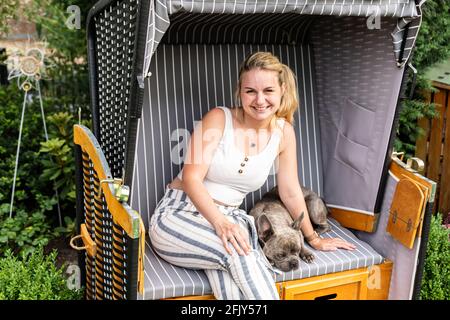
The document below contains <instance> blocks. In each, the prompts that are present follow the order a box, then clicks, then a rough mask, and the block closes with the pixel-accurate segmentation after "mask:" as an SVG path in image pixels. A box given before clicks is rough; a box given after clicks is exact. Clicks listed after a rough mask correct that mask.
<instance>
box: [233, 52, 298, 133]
mask: <svg viewBox="0 0 450 320" xmlns="http://www.w3.org/2000/svg"><path fill="white" fill-rule="evenodd" d="M257 68H260V69H264V70H269V71H276V72H278V81H279V84H280V86H282V85H283V84H284V85H285V92H284V94H283V96H282V97H281V103H280V108H279V109H278V111H277V112H276V114H275V116H276V117H277V118H284V119H286V121H288V122H289V123H290V124H293V123H294V113H295V111H296V110H297V108H298V99H297V85H296V80H295V75H294V73H293V72H292V70H291V69H290V68H289V67H288V66H287V65H285V64H283V63H281V62H280V60H279V59H278V58H277V57H276V56H274V55H273V54H272V53H270V52H256V53H253V54H250V55H249V56H247V58H246V59H245V60H244V61H243V62H242V64H241V66H240V69H239V79H238V83H237V87H236V91H235V98H236V101H240V93H241V83H242V75H243V74H244V73H245V72H247V71H250V70H253V69H257ZM272 120H273V122H274V121H275V119H272Z"/></svg>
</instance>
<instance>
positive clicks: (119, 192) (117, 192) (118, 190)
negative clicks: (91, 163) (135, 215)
mask: <svg viewBox="0 0 450 320" xmlns="http://www.w3.org/2000/svg"><path fill="white" fill-rule="evenodd" d="M103 183H112V184H113V189H114V196H115V197H116V199H117V201H119V202H127V201H128V199H129V197H130V187H128V186H126V185H124V184H123V179H120V178H113V179H104V180H101V181H100V186H99V188H98V197H99V198H101V196H102V193H103V191H102V184H103Z"/></svg>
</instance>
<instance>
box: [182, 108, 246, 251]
mask: <svg viewBox="0 0 450 320" xmlns="http://www.w3.org/2000/svg"><path fill="white" fill-rule="evenodd" d="M224 123H225V115H224V112H223V111H222V110H221V109H218V108H215V109H212V110H211V111H209V112H208V113H207V114H205V116H204V117H203V119H202V121H201V122H200V124H199V125H198V126H197V127H196V128H195V130H194V132H193V134H192V136H191V140H190V142H189V147H188V150H187V156H186V159H185V161H184V165H183V174H182V185H183V190H184V192H186V194H187V195H188V196H189V198H190V199H191V201H192V203H193V204H194V206H195V207H196V209H197V210H198V211H199V212H200V213H201V214H202V215H203V216H204V217H205V219H206V220H208V221H209V223H211V225H212V226H213V227H214V229H215V230H216V233H217V235H218V236H219V237H220V238H221V239H222V242H223V245H224V247H225V249H226V250H227V252H228V253H229V254H232V251H231V249H230V248H229V247H228V241H230V243H231V244H232V245H233V246H234V247H235V249H236V251H237V252H238V254H240V255H244V254H248V252H249V251H250V244H249V243H248V239H247V237H246V236H245V232H244V231H243V230H242V229H241V227H240V226H239V225H237V224H234V223H232V222H230V221H229V220H228V219H227V218H226V217H225V216H224V215H223V214H222V213H221V212H220V211H219V210H218V209H217V205H216V204H215V203H214V201H213V199H212V198H211V196H210V194H209V192H208V190H207V189H206V187H205V186H204V185H203V180H204V178H205V176H206V173H207V172H208V169H209V166H210V164H211V160H212V157H213V155H214V151H215V150H216V148H217V146H218V144H219V142H220V139H221V137H222V134H223V130H224Z"/></svg>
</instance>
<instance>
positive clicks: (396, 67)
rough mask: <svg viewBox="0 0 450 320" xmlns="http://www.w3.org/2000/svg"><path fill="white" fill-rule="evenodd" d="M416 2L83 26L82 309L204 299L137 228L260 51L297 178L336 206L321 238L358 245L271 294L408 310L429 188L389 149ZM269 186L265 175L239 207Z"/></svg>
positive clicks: (225, 10)
mask: <svg viewBox="0 0 450 320" xmlns="http://www.w3.org/2000/svg"><path fill="white" fill-rule="evenodd" d="M423 2H424V1H419V0H416V1H414V0H377V1H370V0H352V1H351V0H337V1H336V0H297V1H293V0H286V1H258V0H252V1H250V0H248V1H221V2H217V1H179V0H174V1H166V0H156V1H150V0H139V1H138V0H123V1H114V0H102V1H99V2H98V3H97V4H96V5H95V6H94V7H93V8H92V9H91V11H90V13H89V17H88V50H89V70H90V88H91V103H92V117H93V133H91V132H90V131H89V129H87V128H86V127H83V126H80V125H77V126H75V128H74V137H75V138H74V139H75V144H76V155H77V158H76V160H77V177H76V179H77V220H78V231H79V234H80V237H81V238H82V239H83V243H84V245H83V247H84V248H85V249H86V250H85V251H80V265H81V266H82V270H83V274H82V281H83V284H84V285H85V287H86V298H87V299H167V298H208V297H211V295H212V290H211V287H210V285H209V283H208V280H207V278H206V276H205V274H204V273H203V272H202V271H196V270H188V269H183V268H179V267H176V266H173V265H170V264H168V263H167V262H165V261H164V260H162V259H161V258H159V257H158V255H157V254H156V253H155V252H154V251H153V249H152V246H151V243H150V241H149V240H148V235H147V234H146V230H147V229H148V221H149V219H150V216H151V214H152V213H153V210H154V208H155V207H156V204H157V203H158V201H159V200H160V199H161V197H162V196H163V192H164V188H165V186H166V185H167V183H168V182H170V181H171V180H172V179H173V178H174V177H175V176H176V175H177V174H178V172H179V171H180V170H181V166H182V162H183V158H184V155H185V152H186V148H187V142H188V139H189V136H190V133H191V132H192V130H193V128H194V123H195V122H196V121H198V120H200V119H201V117H202V115H203V114H205V113H206V112H207V111H208V109H209V108H213V107H215V106H232V105H234V102H233V91H234V87H235V84H236V81H237V72H238V69H239V68H238V66H239V63H240V62H241V61H242V60H243V59H244V57H245V56H246V55H247V54H248V53H250V52H254V51H260V50H263V51H270V52H273V53H274V54H275V55H277V56H278V57H279V58H280V60H281V61H282V62H283V63H286V64H287V65H289V66H290V67H291V68H292V70H293V71H294V73H295V74H296V75H297V82H298V89H299V101H300V108H299V111H298V112H297V113H296V114H295V130H296V135H297V144H298V145H297V153H298V154H297V158H298V161H299V168H298V172H299V179H300V182H301V183H302V184H303V185H305V186H306V187H308V188H310V189H312V190H314V191H316V192H317V193H318V194H319V195H321V196H322V197H323V198H324V199H325V201H326V203H327V204H328V206H329V208H330V210H331V216H330V219H329V221H330V224H331V226H332V229H333V230H332V232H330V233H327V234H325V235H324V236H325V237H341V238H343V239H345V240H347V241H350V242H353V243H354V244H355V245H356V246H357V249H356V250H355V251H346V250H338V251H335V252H315V254H316V257H317V258H316V261H315V262H314V263H312V264H306V263H304V262H303V261H302V262H301V263H300V266H299V268H298V269H297V270H294V271H292V272H287V273H284V274H281V275H277V278H276V280H277V286H278V288H279V292H280V297H281V298H282V299H316V298H328V299H412V298H417V297H418V293H419V289H420V282H421V277H422V270H423V259H424V254H425V250H426V242H427V237H428V229H429V220H430V209H431V207H432V204H433V199H434V192H435V183H434V182H433V181H430V180H428V179H426V178H425V177H423V176H421V175H420V174H419V173H417V172H416V171H415V170H414V169H413V168H412V167H413V166H412V165H411V163H409V164H408V165H406V164H405V163H403V162H402V161H401V160H400V159H399V158H398V155H397V154H395V153H393V147H392V145H393V140H394V135H395V130H396V128H397V125H398V114H399V110H400V107H401V101H402V99H405V95H404V90H405V84H406V80H407V77H408V74H409V71H408V70H414V68H413V67H412V66H410V61H411V55H412V52H413V48H414V43H415V39H416V36H417V33H418V32H419V28H420V22H421V5H422V3H423ZM409 66H410V67H409ZM274 185H275V175H274V174H271V175H270V176H269V178H268V180H267V182H266V183H265V185H264V186H263V187H262V188H261V189H260V190H258V191H256V192H254V193H252V194H249V195H248V196H247V197H246V199H245V201H244V203H243V205H242V208H243V209H245V210H247V211H248V210H250V209H251V208H252V206H253V204H254V203H255V202H256V201H257V200H258V199H260V198H261V196H262V195H263V194H264V192H266V191H268V190H270V189H271V188H272V187H273V186H274ZM127 187H129V188H127Z"/></svg>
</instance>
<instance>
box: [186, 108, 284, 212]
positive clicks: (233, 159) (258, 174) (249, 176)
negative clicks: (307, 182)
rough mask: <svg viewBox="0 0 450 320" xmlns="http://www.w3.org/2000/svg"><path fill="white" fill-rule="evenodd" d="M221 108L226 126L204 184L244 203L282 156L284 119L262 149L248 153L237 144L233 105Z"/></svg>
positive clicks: (219, 196)
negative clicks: (280, 145)
mask: <svg viewBox="0 0 450 320" xmlns="http://www.w3.org/2000/svg"><path fill="white" fill-rule="evenodd" d="M218 108H220V109H222V110H223V111H224V112H225V127H224V132H223V134H222V138H221V140H220V142H219V144H218V146H217V149H216V151H215V153H214V155H213V158H212V161H211V164H210V166H209V170H208V172H207V173H206V176H205V179H204V180H203V184H204V185H205V187H206V189H207V190H208V192H209V194H210V195H211V197H212V198H213V199H214V200H218V201H220V202H222V203H225V204H228V205H231V206H240V205H241V203H242V201H243V200H244V198H245V196H246V195H247V194H248V193H249V192H253V191H256V190H258V189H259V188H261V186H262V185H263V184H264V182H265V181H266V180H267V177H268V176H269V173H270V169H271V168H272V165H273V163H274V161H275V159H276V157H277V156H278V150H279V144H280V140H281V135H282V131H281V130H282V129H283V126H284V119H278V120H277V124H278V128H275V129H274V130H272V133H271V136H270V139H269V142H268V143H267V145H266V146H265V147H264V149H263V150H262V151H261V152H260V153H258V154H256V155H248V156H246V155H245V154H244V152H243V151H241V150H239V149H238V148H237V147H236V146H235V144H234V132H233V130H234V129H233V118H232V115H231V111H230V109H229V108H226V107H218ZM181 175H182V171H180V173H179V174H178V178H179V179H180V180H181Z"/></svg>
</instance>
